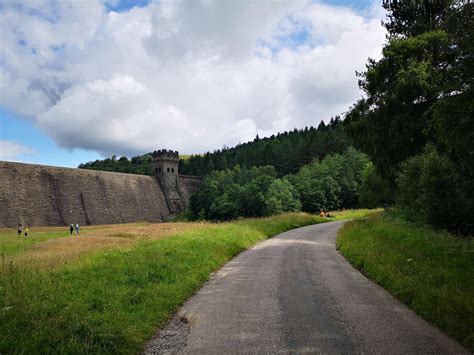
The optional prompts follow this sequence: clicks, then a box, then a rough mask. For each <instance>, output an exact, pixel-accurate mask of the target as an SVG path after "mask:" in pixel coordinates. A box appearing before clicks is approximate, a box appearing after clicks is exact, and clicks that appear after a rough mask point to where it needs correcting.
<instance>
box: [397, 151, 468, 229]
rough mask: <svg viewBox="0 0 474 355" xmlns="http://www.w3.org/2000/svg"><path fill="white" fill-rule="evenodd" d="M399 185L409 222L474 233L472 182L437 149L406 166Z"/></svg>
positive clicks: (405, 164)
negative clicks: (416, 221)
mask: <svg viewBox="0 0 474 355" xmlns="http://www.w3.org/2000/svg"><path fill="white" fill-rule="evenodd" d="M397 185H398V189H399V193H398V203H399V205H400V207H401V208H402V209H403V210H404V211H405V214H406V216H407V217H408V218H409V219H411V220H419V221H423V222H427V223H429V224H431V225H433V226H435V227H438V228H444V229H448V230H450V231H454V232H461V233H468V234H472V233H473V232H474V224H473V219H472V216H473V215H474V213H473V212H474V211H473V200H474V199H473V192H472V186H469V185H472V182H469V178H467V177H464V176H462V175H461V174H460V173H459V169H458V167H457V165H456V164H455V163H454V162H453V161H451V160H450V159H449V158H448V157H447V156H446V155H443V154H440V153H439V152H438V151H437V150H436V148H435V147H434V146H432V145H429V146H427V147H426V148H425V150H424V152H423V153H422V154H419V155H416V156H414V157H412V158H410V159H408V160H407V161H406V162H405V163H403V164H402V166H401V171H400V173H399V175H398V178H397Z"/></svg>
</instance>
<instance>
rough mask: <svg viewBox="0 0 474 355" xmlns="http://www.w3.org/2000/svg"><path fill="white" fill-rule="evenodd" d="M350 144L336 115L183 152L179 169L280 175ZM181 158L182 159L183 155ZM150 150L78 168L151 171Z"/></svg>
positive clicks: (181, 171)
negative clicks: (258, 170) (264, 169)
mask: <svg viewBox="0 0 474 355" xmlns="http://www.w3.org/2000/svg"><path fill="white" fill-rule="evenodd" d="M349 146H350V141H349V138H348V137H347V135H346V134H345V132H344V131H343V127H342V121H341V120H340V118H339V117H335V118H332V119H331V120H330V122H329V124H328V125H325V124H324V122H321V123H320V125H319V126H318V128H314V127H309V128H308V127H306V128H304V129H300V130H298V129H294V130H293V131H289V132H284V133H279V134H277V135H276V136H275V135H272V136H271V137H268V138H259V137H258V136H257V137H256V138H255V139H254V140H253V141H252V142H248V143H243V144H239V145H237V146H235V147H233V148H223V149H219V150H216V151H214V152H212V153H211V152H207V153H205V154H201V155H191V156H184V157H182V159H181V160H180V164H179V171H180V173H183V174H190V175H201V176H204V175H206V174H208V173H210V172H212V171H214V170H224V169H227V168H233V167H234V166H236V165H240V166H247V167H251V166H264V165H271V166H274V167H275V169H276V171H277V173H278V175H279V176H284V175H287V174H291V173H295V172H297V171H298V170H299V169H300V168H301V167H302V166H303V165H306V164H308V163H309V162H311V161H312V160H313V159H314V158H319V159H322V158H324V157H325V156H326V155H327V154H329V153H342V152H344V151H345V150H346V148H347V147H349ZM183 158H184V159H183ZM151 160H152V157H151V153H147V154H144V155H139V156H136V157H133V158H131V159H128V158H127V157H125V156H123V157H120V158H118V159H117V157H116V156H112V157H111V158H107V159H103V160H96V161H93V162H88V163H84V164H80V165H79V168H80V169H93V170H106V171H115V172H124V173H132V174H144V175H153V171H152V168H151Z"/></svg>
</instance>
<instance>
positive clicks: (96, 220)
mask: <svg viewBox="0 0 474 355" xmlns="http://www.w3.org/2000/svg"><path fill="white" fill-rule="evenodd" d="M158 152H159V153H157V152H155V153H156V154H154V157H155V156H156V160H155V158H154V168H156V169H158V170H156V176H155V177H152V176H144V175H134V174H122V173H112V172H105V171H96V170H85V169H70V168H57V167H50V166H43V165H32V164H22V163H11V162H0V227H16V226H17V225H18V223H23V224H28V225H30V226H62V225H68V224H70V223H79V224H80V225H91V224H108V223H130V222H137V221H146V222H162V221H164V220H167V219H169V218H170V217H171V216H172V215H173V214H174V213H176V212H180V211H183V210H184V209H185V208H186V207H187V206H188V204H189V198H190V196H191V194H192V193H193V192H194V191H195V190H196V189H197V188H198V187H199V184H200V182H201V178H199V177H193V176H186V175H179V174H178V161H179V156H178V155H177V154H178V152H172V151H158ZM165 152H166V153H165ZM160 169H161V170H160ZM163 169H164V170H163ZM168 169H169V172H168Z"/></svg>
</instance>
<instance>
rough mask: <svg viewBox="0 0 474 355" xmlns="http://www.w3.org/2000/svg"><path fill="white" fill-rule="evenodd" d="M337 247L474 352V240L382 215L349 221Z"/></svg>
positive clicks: (377, 280) (340, 235)
mask: <svg viewBox="0 0 474 355" xmlns="http://www.w3.org/2000/svg"><path fill="white" fill-rule="evenodd" d="M337 247H338V248H339V250H340V251H341V253H342V254H343V255H344V256H345V257H346V258H347V259H348V260H349V261H350V262H351V263H352V264H353V265H354V266H355V267H356V268H358V269H360V270H361V271H362V272H363V273H364V274H365V275H367V276H368V277H369V278H370V279H372V280H374V281H375V282H377V283H378V284H380V285H381V286H383V287H384V288H385V289H387V290H388V291H389V292H390V293H392V294H393V295H394V296H395V297H397V298H398V299H399V300H401V301H402V302H403V303H405V304H406V305H408V306H409V307H410V308H412V309H413V310H414V311H415V312H416V313H417V314H419V315H420V316H422V317H423V318H425V319H427V320H428V321H430V322H432V323H433V324H435V325H436V326H438V327H439V328H441V329H442V330H444V331H445V332H446V333H447V334H449V335H450V336H451V337H453V338H455V339H457V340H459V341H460V342H461V343H462V344H464V345H465V346H466V347H468V348H469V349H470V350H471V351H474V240H473V239H461V238H459V237H455V236H453V235H450V234H448V233H444V232H436V231H433V230H431V229H429V228H427V227H416V226H414V225H411V224H408V223H407V222H404V221H402V220H400V219H397V218H390V217H383V216H382V215H379V216H377V217H372V218H369V219H365V220H358V221H354V222H351V223H348V224H346V225H345V226H344V227H343V229H342V230H341V231H340V234H339V236H338V240H337Z"/></svg>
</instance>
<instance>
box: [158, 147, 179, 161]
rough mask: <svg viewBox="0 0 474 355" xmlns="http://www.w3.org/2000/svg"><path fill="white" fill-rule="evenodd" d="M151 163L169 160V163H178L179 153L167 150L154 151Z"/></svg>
mask: <svg viewBox="0 0 474 355" xmlns="http://www.w3.org/2000/svg"><path fill="white" fill-rule="evenodd" d="M152 158H153V161H155V160H156V161H158V160H169V161H171V162H174V161H176V162H179V153H178V151H175V150H168V149H160V150H155V151H154V152H153V153H152Z"/></svg>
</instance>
